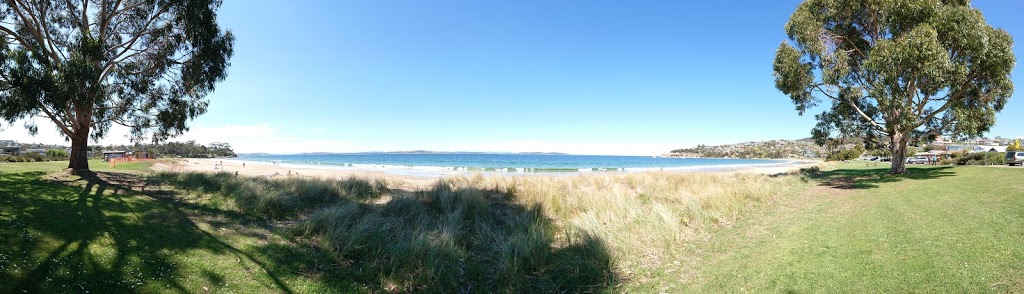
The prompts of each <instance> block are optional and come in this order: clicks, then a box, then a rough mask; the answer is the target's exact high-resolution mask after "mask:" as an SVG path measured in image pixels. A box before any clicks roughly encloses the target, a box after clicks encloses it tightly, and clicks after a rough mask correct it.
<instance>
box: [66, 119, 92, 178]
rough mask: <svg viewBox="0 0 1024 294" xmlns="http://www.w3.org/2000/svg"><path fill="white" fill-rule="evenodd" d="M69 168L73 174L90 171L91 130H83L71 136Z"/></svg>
mask: <svg viewBox="0 0 1024 294" xmlns="http://www.w3.org/2000/svg"><path fill="white" fill-rule="evenodd" d="M68 168H70V169H71V172H72V173H75V174H78V172H79V171H86V172H88V171H89V128H82V129H80V130H77V132H76V133H75V134H74V135H72V136H71V157H70V159H69V160H68Z"/></svg>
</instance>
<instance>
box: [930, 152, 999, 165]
mask: <svg viewBox="0 0 1024 294" xmlns="http://www.w3.org/2000/svg"><path fill="white" fill-rule="evenodd" d="M942 163H943V164H955V165H1003V164H1006V159H1005V154H1003V153H1000V152H976V153H967V154H954V157H953V158H952V159H946V160H943V161H942Z"/></svg>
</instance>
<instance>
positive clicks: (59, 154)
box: [46, 149, 68, 158]
mask: <svg viewBox="0 0 1024 294" xmlns="http://www.w3.org/2000/svg"><path fill="white" fill-rule="evenodd" d="M46 156H47V157H50V158H66V157H68V152H67V151H64V150H63V149H50V150H46Z"/></svg>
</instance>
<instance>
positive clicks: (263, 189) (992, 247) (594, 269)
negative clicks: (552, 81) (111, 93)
mask: <svg viewBox="0 0 1024 294" xmlns="http://www.w3.org/2000/svg"><path fill="white" fill-rule="evenodd" d="M132 164H135V163H132ZM65 166H66V162H63V163H60V162H40V163H0V292H21V291H22V290H25V291H28V292H84V291H93V292H94V291H99V290H102V291H105V292H147V293H149V292H188V293H191V292H261V293H267V292H270V293H273V292H278V293H322V292H346V293H347V292H381V291H385V292H394V291H399V292H409V291H412V292H521V291H528V292H537V291H540V292H550V291H556V292H667V293H678V292H690V293H706V292H1021V291H1022V290H1024V246H1021V244H1024V185H1022V184H1020V183H1021V182H1020V179H1021V178H1022V177H1024V168H1003V167H976V166H957V167H950V166H926V167H911V169H910V171H911V174H910V175H902V176H890V175H886V174H885V172H886V171H887V170H888V167H887V166H882V165H879V166H865V165H864V164H863V163H850V164H842V165H838V166H832V167H829V168H825V169H824V170H821V171H809V172H808V173H804V174H788V175H780V176H772V177H768V176H752V175H749V176H732V175H723V176H719V175H680V174H672V173H651V174H634V175H628V174H627V175H598V176H571V177H553V178H541V177H525V178H490V177H485V178H481V177H470V178H455V179H450V180H446V181H442V182H439V184H438V185H437V186H434V187H431V188H428V189H426V190H423V191H401V190H392V189H389V188H387V187H384V186H383V185H385V184H384V183H378V182H370V181H364V180H359V179H349V180H343V181H320V180H302V179H282V180H276V179H271V180H268V179H259V178H244V177H242V178H239V177H234V176H231V175H227V174H195V173H181V174H176V173H152V172H149V171H147V169H148V166H147V165H146V164H145V163H143V164H139V165H135V166H133V165H131V164H126V165H118V166H117V167H115V168H114V169H111V168H110V167H109V166H108V165H106V164H104V163H102V162H98V163H91V167H93V168H94V169H95V170H96V173H95V174H94V175H86V176H84V177H79V176H71V175H68V174H66V173H63V172H59V171H60V170H61V169H62V168H64V167H65ZM325 195H327V196H325ZM381 236H384V237H381ZM417 244H418V245H417Z"/></svg>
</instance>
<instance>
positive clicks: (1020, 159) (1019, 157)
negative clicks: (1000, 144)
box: [1006, 151, 1024, 166]
mask: <svg viewBox="0 0 1024 294" xmlns="http://www.w3.org/2000/svg"><path fill="white" fill-rule="evenodd" d="M1022 163H1024V152H1017V151H1007V152H1006V164H1009V165H1010V166H1013V165H1014V164H1016V165H1024V164H1022Z"/></svg>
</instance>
